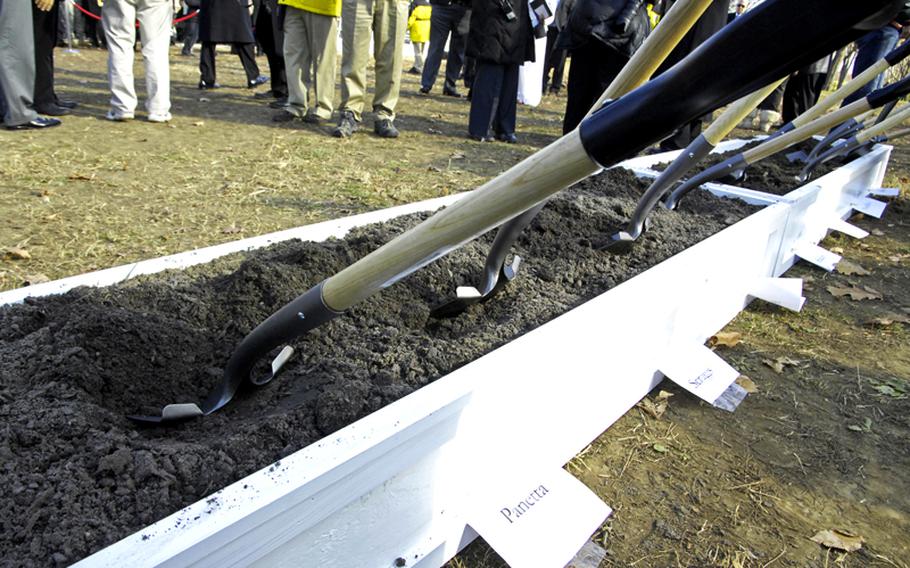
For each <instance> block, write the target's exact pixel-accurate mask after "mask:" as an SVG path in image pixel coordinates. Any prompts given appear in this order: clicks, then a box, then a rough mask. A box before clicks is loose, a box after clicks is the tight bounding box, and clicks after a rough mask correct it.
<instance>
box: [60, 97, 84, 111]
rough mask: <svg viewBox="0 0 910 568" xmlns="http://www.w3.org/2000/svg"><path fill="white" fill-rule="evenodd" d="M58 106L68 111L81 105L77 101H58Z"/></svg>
mask: <svg viewBox="0 0 910 568" xmlns="http://www.w3.org/2000/svg"><path fill="white" fill-rule="evenodd" d="M57 106H58V107H63V108H68V109H74V108H76V107H77V106H79V103H77V102H76V101H71V100H69V99H57Z"/></svg>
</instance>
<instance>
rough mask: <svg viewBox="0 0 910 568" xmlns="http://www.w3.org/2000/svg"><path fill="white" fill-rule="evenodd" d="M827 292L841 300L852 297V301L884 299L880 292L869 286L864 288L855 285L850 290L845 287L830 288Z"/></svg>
mask: <svg viewBox="0 0 910 568" xmlns="http://www.w3.org/2000/svg"><path fill="white" fill-rule="evenodd" d="M827 290H828V292H830V293H831V295H832V296H835V297H837V298H840V297H842V296H850V299H851V300H853V301H858V300H881V299H882V295H881V293H880V292H877V291H876V290H873V289H872V288H869V287H868V286H864V287H862V288H859V287H857V286H854V285H851V286H850V287H849V288H847V287H844V286H828V287H827Z"/></svg>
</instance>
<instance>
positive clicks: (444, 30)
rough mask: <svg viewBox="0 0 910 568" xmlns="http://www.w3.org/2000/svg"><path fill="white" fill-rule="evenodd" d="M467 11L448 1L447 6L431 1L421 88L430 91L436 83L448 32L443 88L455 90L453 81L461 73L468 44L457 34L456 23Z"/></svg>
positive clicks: (464, 38)
mask: <svg viewBox="0 0 910 568" xmlns="http://www.w3.org/2000/svg"><path fill="white" fill-rule="evenodd" d="M466 12H467V8H466V7H464V6H462V5H459V4H449V5H448V6H444V5H441V4H433V12H432V13H431V14H430V47H429V50H428V52H427V60H426V62H425V63H424V65H423V75H422V76H421V78H420V86H421V87H422V88H423V90H425V91H429V90H430V89H432V88H433V84H434V83H435V82H436V75H438V74H439V65H440V64H441V63H442V54H443V52H444V51H445V47H446V40H447V39H449V33H451V34H452V40H451V41H450V42H449V58H448V60H447V61H446V79H445V83H444V84H443V85H442V89H443V91H446V92H452V91H455V90H456V88H455V83H456V82H457V81H458V76H459V75H460V74H461V66H462V65H463V64H464V50H465V45H466V44H467V38H466V37H465V36H464V35H462V34H460V33H458V22H460V21H461V19H462V18H463V17H464V16H465V13H466Z"/></svg>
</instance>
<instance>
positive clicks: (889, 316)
mask: <svg viewBox="0 0 910 568" xmlns="http://www.w3.org/2000/svg"><path fill="white" fill-rule="evenodd" d="M895 323H907V324H910V316H908V315H905V314H898V313H896V312H887V313H885V314H883V315H880V316H878V317H874V318H871V319H868V320H866V321H865V322H863V325H866V326H870V327H875V326H879V327H888V326H891V325H894V324H895Z"/></svg>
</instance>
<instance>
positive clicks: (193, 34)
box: [180, 8, 199, 55]
mask: <svg viewBox="0 0 910 568" xmlns="http://www.w3.org/2000/svg"><path fill="white" fill-rule="evenodd" d="M192 10H194V8H190V11H192ZM183 25H184V28H183V49H181V50H180V52H181V53H182V54H183V55H190V54H192V53H193V46H194V45H196V42H197V41H199V15H198V14H197V15H196V16H194V17H192V18H190V19H189V20H187V21H185V22H184V23H183Z"/></svg>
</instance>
